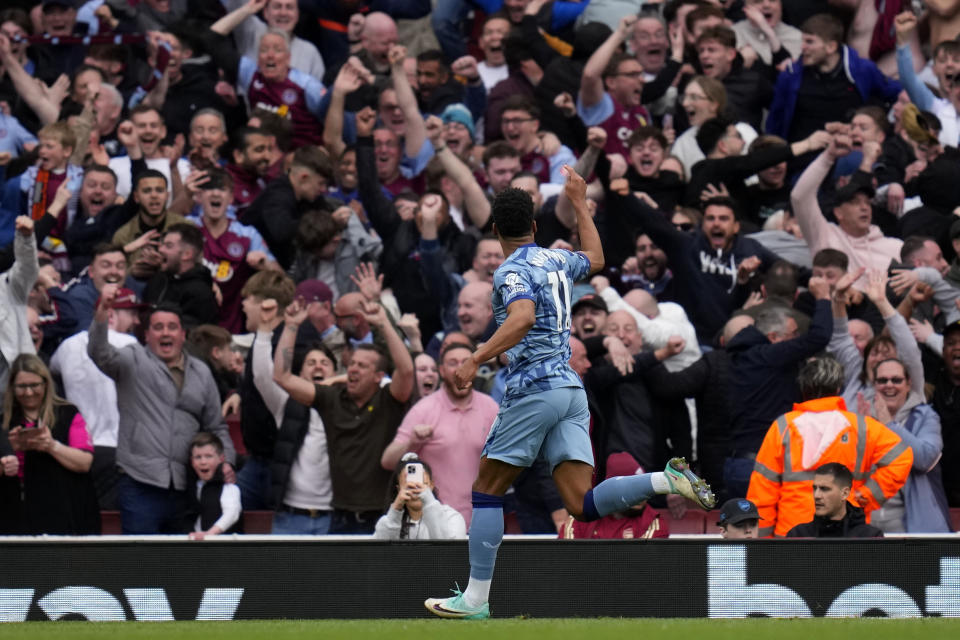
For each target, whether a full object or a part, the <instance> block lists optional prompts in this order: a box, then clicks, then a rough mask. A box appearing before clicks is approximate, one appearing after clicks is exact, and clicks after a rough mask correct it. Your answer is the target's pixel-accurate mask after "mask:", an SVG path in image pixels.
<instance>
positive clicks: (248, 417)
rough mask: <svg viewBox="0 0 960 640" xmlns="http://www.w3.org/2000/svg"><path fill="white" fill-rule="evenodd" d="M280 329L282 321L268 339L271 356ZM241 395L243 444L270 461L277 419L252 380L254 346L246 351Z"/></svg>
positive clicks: (252, 452)
mask: <svg viewBox="0 0 960 640" xmlns="http://www.w3.org/2000/svg"><path fill="white" fill-rule="evenodd" d="M305 324H306V323H305ZM281 333H283V324H282V323H281V324H280V325H279V326H277V328H276V329H274V331H273V337H272V338H271V339H270V342H271V344H272V348H271V350H270V357H271V358H272V357H273V352H274V351H275V350H276V348H277V343H278V342H280V334H281ZM240 398H241V399H242V400H243V411H241V412H240V433H241V434H242V435H243V446H244V447H246V449H247V451H248V452H249V453H250V455H253V456H256V457H258V458H264V459H265V460H266V461H269V460H270V459H271V458H272V457H273V447H274V444H275V443H276V441H277V422H276V420H274V418H273V414H272V413H271V412H270V409H268V408H267V404H266V403H265V402H264V401H263V396H261V395H260V392H259V391H257V387H256V385H255V384H254V383H253V349H251V350H250V351H249V353H247V359H246V363H245V365H244V369H243V378H242V379H241V380H240Z"/></svg>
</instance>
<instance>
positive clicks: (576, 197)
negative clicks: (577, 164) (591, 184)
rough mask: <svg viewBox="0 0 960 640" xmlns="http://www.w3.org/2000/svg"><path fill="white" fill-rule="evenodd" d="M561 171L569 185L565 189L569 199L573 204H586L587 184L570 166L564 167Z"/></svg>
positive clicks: (564, 191)
mask: <svg viewBox="0 0 960 640" xmlns="http://www.w3.org/2000/svg"><path fill="white" fill-rule="evenodd" d="M560 171H561V172H562V173H563V175H564V176H565V177H566V178H567V183H566V184H565V185H564V187H563V193H564V194H565V195H566V196H567V199H568V200H570V202H571V203H573V204H586V202H587V182H586V181H585V180H584V179H583V178H581V177H580V174H578V173H577V172H576V171H574V170H573V167H571V166H570V165H568V164H565V165H563V168H562V169H560Z"/></svg>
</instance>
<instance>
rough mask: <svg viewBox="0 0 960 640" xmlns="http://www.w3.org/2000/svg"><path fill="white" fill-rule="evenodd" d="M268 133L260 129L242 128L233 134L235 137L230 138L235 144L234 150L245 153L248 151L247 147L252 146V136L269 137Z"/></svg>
mask: <svg viewBox="0 0 960 640" xmlns="http://www.w3.org/2000/svg"><path fill="white" fill-rule="evenodd" d="M268 135H270V134H268V133H267V132H266V131H263V130H262V129H260V128H259V127H240V128H239V129H237V130H236V131H234V132H233V135H231V136H230V139H231V142H232V143H233V148H234V149H236V150H237V151H239V152H240V153H243V152H244V151H246V149H247V146H248V145H249V144H250V143H249V139H250V136H268Z"/></svg>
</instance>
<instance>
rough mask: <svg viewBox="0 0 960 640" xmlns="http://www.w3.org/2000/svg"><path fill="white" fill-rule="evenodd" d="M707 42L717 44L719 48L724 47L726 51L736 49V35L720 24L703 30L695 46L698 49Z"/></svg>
mask: <svg viewBox="0 0 960 640" xmlns="http://www.w3.org/2000/svg"><path fill="white" fill-rule="evenodd" d="M708 40H712V41H713V42H716V43H718V44H719V45H720V46H721V47H726V48H727V49H736V48H737V34H736V33H734V32H733V29H731V28H730V27H727V26H724V25H722V24H718V25H714V26H712V27H707V28H706V29H704V30H703V33H701V34H700V37H699V38H697V46H698V47H699V46H700V45H701V44H703V43H704V42H707V41H708Z"/></svg>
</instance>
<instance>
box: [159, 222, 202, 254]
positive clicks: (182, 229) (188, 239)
mask: <svg viewBox="0 0 960 640" xmlns="http://www.w3.org/2000/svg"><path fill="white" fill-rule="evenodd" d="M171 233H176V234H179V236H180V244H185V245H187V246H188V247H191V248H193V250H194V251H195V252H196V253H195V254H194V255H195V256H196V257H195V258H194V261H195V262H197V261H199V260H201V259H202V258H203V232H202V231H200V227H198V226H197V225H195V224H192V223H190V222H178V223H177V224H172V225H170V226H169V227H167V230H166V231H165V232H164V234H163V235H165V236H166V235H168V234H171Z"/></svg>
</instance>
